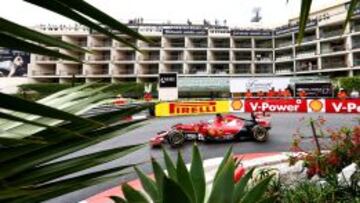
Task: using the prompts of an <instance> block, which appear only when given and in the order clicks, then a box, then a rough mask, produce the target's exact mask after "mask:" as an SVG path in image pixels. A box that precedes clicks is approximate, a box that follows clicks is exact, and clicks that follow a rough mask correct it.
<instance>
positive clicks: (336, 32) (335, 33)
mask: <svg viewBox="0 0 360 203" xmlns="http://www.w3.org/2000/svg"><path fill="white" fill-rule="evenodd" d="M342 34H343V30H333V31H321V33H320V37H321V38H329V37H335V36H341V35H342Z"/></svg>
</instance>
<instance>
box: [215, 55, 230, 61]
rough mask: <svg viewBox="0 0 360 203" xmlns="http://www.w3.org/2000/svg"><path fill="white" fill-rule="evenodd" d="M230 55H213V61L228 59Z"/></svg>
mask: <svg viewBox="0 0 360 203" xmlns="http://www.w3.org/2000/svg"><path fill="white" fill-rule="evenodd" d="M229 60H230V57H228V56H215V57H214V58H213V61H229Z"/></svg>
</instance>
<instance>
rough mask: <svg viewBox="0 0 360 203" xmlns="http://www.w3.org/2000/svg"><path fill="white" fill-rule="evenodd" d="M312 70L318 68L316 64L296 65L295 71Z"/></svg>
mask: <svg viewBox="0 0 360 203" xmlns="http://www.w3.org/2000/svg"><path fill="white" fill-rule="evenodd" d="M312 70H318V66H317V65H297V66H296V71H297V72H302V71H312Z"/></svg>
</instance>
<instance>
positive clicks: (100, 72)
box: [85, 69, 109, 76]
mask: <svg viewBox="0 0 360 203" xmlns="http://www.w3.org/2000/svg"><path fill="white" fill-rule="evenodd" d="M85 75H88V76H97V75H100V76H103V75H109V70H108V69H100V70H85Z"/></svg>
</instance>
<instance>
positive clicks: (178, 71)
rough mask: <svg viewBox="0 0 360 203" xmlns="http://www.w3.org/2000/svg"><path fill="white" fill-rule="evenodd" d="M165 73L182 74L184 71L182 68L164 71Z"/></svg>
mask: <svg viewBox="0 0 360 203" xmlns="http://www.w3.org/2000/svg"><path fill="white" fill-rule="evenodd" d="M166 72H169V73H178V74H183V73H184V71H183V69H182V68H168V69H167V70H166Z"/></svg>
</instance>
